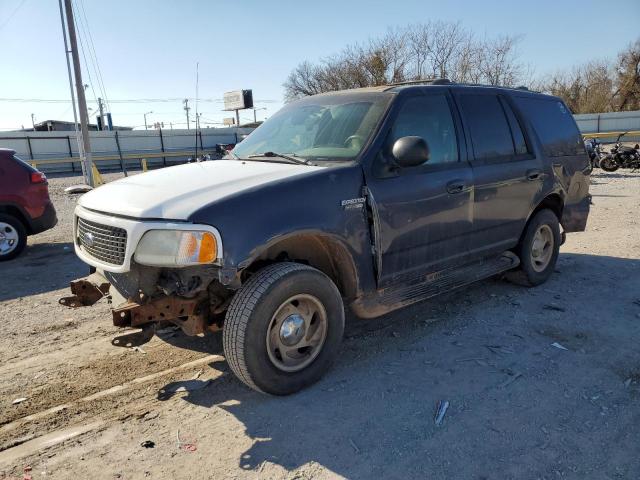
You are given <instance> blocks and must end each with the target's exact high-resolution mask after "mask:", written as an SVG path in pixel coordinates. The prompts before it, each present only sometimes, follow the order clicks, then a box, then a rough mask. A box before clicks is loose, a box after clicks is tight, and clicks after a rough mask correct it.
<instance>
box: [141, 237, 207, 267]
mask: <svg viewBox="0 0 640 480" xmlns="http://www.w3.org/2000/svg"><path fill="white" fill-rule="evenodd" d="M134 258H135V261H136V262H138V263H140V264H142V265H150V266H154V267H173V266H187V265H202V264H207V263H213V262H214V261H215V260H216V259H217V258H218V242H217V240H216V237H215V236H214V235H213V233H211V232H205V231H192V230H149V231H148V232H147V233H145V234H144V235H143V236H142V239H141V240H140V243H138V247H137V248H136V253H135V255H134Z"/></svg>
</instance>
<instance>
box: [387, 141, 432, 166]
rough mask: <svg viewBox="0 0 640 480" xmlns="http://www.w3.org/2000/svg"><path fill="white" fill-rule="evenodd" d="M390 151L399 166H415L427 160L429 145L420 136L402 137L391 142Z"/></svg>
mask: <svg viewBox="0 0 640 480" xmlns="http://www.w3.org/2000/svg"><path fill="white" fill-rule="evenodd" d="M391 153H393V156H394V157H395V159H396V162H398V165H400V166H401V167H417V166H418V165H422V164H423V163H424V162H426V161H427V160H429V145H427V142H426V141H425V140H424V139H423V138H421V137H414V136H410V137H402V138H399V139H398V140H396V142H395V143H394V144H393V148H392V149H391Z"/></svg>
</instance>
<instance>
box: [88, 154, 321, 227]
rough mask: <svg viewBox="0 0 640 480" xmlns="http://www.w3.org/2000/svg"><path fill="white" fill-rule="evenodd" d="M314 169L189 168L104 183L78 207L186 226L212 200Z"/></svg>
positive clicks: (222, 164)
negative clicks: (178, 223) (169, 221)
mask: <svg viewBox="0 0 640 480" xmlns="http://www.w3.org/2000/svg"><path fill="white" fill-rule="evenodd" d="M320 168H322V167H313V166H306V165H294V164H286V163H273V162H266V161H260V162H254V161H241V160H213V161H206V162H200V163H189V164H186V165H179V166H175V167H169V168H163V169H160V170H154V171H151V172H147V173H143V174H140V175H133V176H131V177H128V178H123V179H122V180H117V181H115V182H111V183H108V184H106V185H103V186H101V187H98V188H96V189H95V190H92V191H91V192H89V193H86V194H85V195H83V196H82V197H80V199H79V201H78V204H79V205H81V206H82V207H85V208H88V209H91V210H97V211H100V212H106V213H112V214H115V215H123V216H127V217H132V218H141V219H142V218H158V219H160V218H163V219H171V220H186V219H187V218H188V217H189V215H190V214H191V213H193V212H194V211H195V210H197V209H198V208H200V207H202V206H204V205H206V204H208V203H211V202H213V201H215V200H219V199H221V198H223V197H226V196H229V195H232V194H235V193H238V192H241V191H243V190H248V189H251V188H254V187H257V186H259V185H263V184H265V183H269V182H272V181H275V180H280V179H283V178H287V177H292V176H297V175H305V174H309V173H311V172H313V171H316V170H319V169H320Z"/></svg>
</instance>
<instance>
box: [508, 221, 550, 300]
mask: <svg viewBox="0 0 640 480" xmlns="http://www.w3.org/2000/svg"><path fill="white" fill-rule="evenodd" d="M540 231H543V232H545V235H548V240H549V241H550V242H552V245H550V246H549V250H548V255H549V256H548V259H547V258H546V256H545V257H542V256H541V254H542V252H541V251H540V247H538V249H537V252H538V253H539V254H538V256H536V255H535V252H534V247H535V246H536V245H535V242H536V240H538V241H540V237H537V236H536V234H537V233H538V232H540ZM543 237H544V236H543ZM560 243H561V235H560V223H559V222H558V217H557V216H556V214H555V213H553V212H552V211H551V210H549V209H544V210H540V211H539V212H537V213H536V214H535V215H534V216H533V217H532V218H531V220H529V223H528V224H527V226H526V228H525V231H524V235H523V237H522V240H521V241H520V243H519V244H518V247H517V248H516V254H517V255H518V257H520V266H519V268H518V269H517V270H515V271H514V272H510V275H508V276H507V278H508V279H509V280H511V281H514V282H515V283H520V284H523V285H527V286H531V287H535V286H537V285H540V284H542V283H544V282H546V281H547V280H548V279H549V277H550V276H551V274H552V273H553V270H554V269H555V266H556V262H557V261H558V253H559V252H560ZM539 245H540V243H539ZM543 251H544V249H543ZM541 260H546V261H545V262H544V264H543V263H542V262H541Z"/></svg>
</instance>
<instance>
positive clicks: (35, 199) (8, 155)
mask: <svg viewBox="0 0 640 480" xmlns="http://www.w3.org/2000/svg"><path fill="white" fill-rule="evenodd" d="M15 153H16V152H15V151H14V150H9V149H6V148H0V262H2V261H5V260H11V259H12V258H15V257H17V256H18V255H19V254H20V252H22V250H24V247H25V246H26V244H27V236H29V235H35V234H36V233H40V232H43V231H45V230H48V229H50V228H53V226H54V225H55V224H56V222H57V221H58V220H57V218H56V211H55V209H54V207H53V204H52V203H51V199H50V198H49V188H48V185H47V177H46V176H45V175H44V173H42V172H40V171H38V170H36V169H35V168H33V167H32V166H31V165H29V164H28V163H25V162H23V161H22V160H20V159H19V158H18V157H16V155H15Z"/></svg>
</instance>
